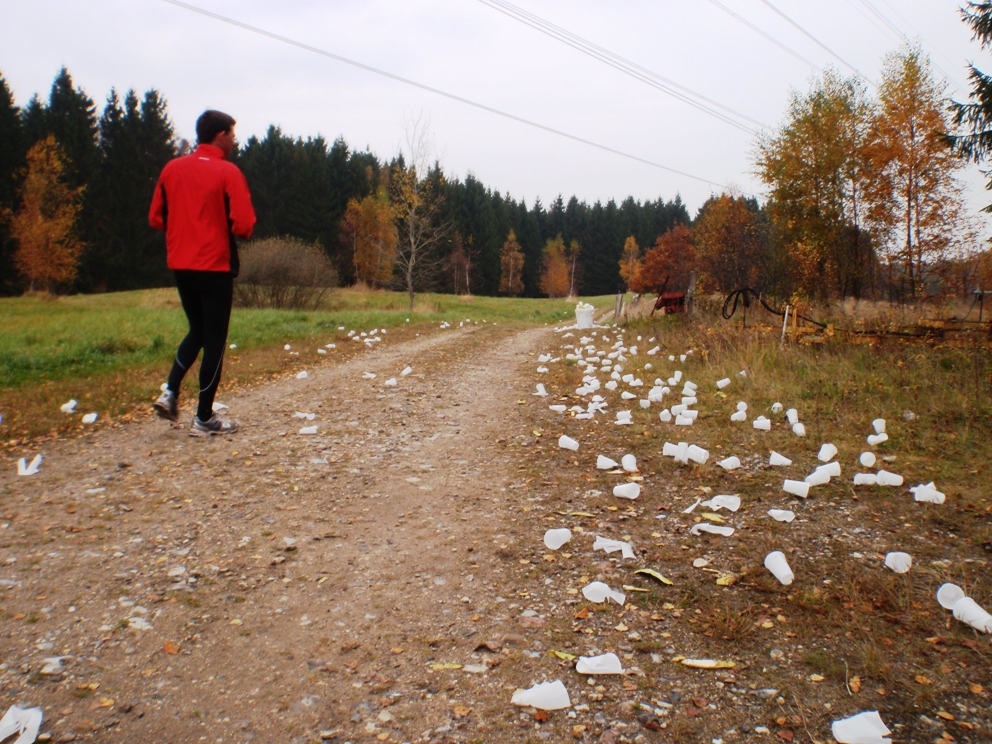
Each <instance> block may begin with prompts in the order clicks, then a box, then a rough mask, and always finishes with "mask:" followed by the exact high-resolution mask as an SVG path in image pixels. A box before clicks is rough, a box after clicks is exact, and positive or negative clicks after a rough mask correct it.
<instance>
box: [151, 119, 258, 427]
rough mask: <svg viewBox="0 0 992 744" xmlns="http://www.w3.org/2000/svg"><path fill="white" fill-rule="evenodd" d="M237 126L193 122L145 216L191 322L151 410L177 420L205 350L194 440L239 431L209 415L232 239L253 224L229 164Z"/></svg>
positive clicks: (229, 292)
mask: <svg viewBox="0 0 992 744" xmlns="http://www.w3.org/2000/svg"><path fill="white" fill-rule="evenodd" d="M234 125H235V121H234V119H233V118H232V117H230V116H228V115H227V114H224V113H221V112H220V111H205V112H204V113H203V114H202V115H201V116H200V118H199V119H197V120H196V140H197V148H196V150H194V151H193V152H192V153H191V154H189V155H185V156H183V157H180V158H176V159H175V160H172V161H170V162H169V163H168V164H167V165H166V166H165V168H164V169H163V170H162V175H161V176H159V179H158V184H157V185H156V186H155V194H154V196H153V197H152V207H151V211H150V212H149V214H148V222H149V224H150V225H151V226H152V227H153V228H155V229H156V230H164V231H165V245H166V255H167V259H168V264H169V268H170V269H172V270H173V271H174V272H175V275H176V287H177V288H178V289H179V299H180V301H181V302H182V305H183V310H184V311H185V312H186V317H187V319H188V320H189V333H188V334H187V335H186V338H184V339H183V340H182V343H180V344H179V350H178V351H177V352H176V360H175V362H173V364H172V371H171V372H170V373H169V381H168V383H166V389H165V390H164V392H163V393H162V395H161V396H159V398H158V400H157V401H155V411H156V412H157V413H158V415H159V416H161V417H162V418H165V419H168V420H169V421H178V420H179V387H180V385H181V384H182V381H183V377H184V376H185V374H186V371H187V370H188V369H189V368H190V367H191V366H192V365H193V362H195V361H196V357H197V356H198V355H199V353H200V349H203V359H202V360H201V362H200V399H199V404H198V406H197V409H196V415H195V416H194V417H193V423H192V425H191V427H190V430H189V433H190V436H196V437H209V436H213V435H215V434H230V433H232V432H235V431H237V429H238V423H237V422H236V421H230V420H225V419H223V418H221V417H220V416H217V415H216V414H215V413H214V412H213V403H214V395H215V394H216V392H217V386H218V385H219V384H220V371H221V366H222V364H223V361H224V348H225V347H226V345H227V328H228V324H229V322H230V320H231V302H232V299H233V294H234V277H236V276H237V275H238V248H237V244H236V243H235V242H234V238H235V236H237V237H239V238H244V239H248V238H250V237H251V231H252V228H253V227H254V226H255V210H254V209H253V208H252V206H251V195H250V194H249V193H248V183H247V182H246V181H245V177H244V174H242V173H241V171H240V170H239V169H238V167H237V166H236V165H234V163H230V162H228V161H227V157H228V156H229V155H230V154H231V151H232V150H233V149H234Z"/></svg>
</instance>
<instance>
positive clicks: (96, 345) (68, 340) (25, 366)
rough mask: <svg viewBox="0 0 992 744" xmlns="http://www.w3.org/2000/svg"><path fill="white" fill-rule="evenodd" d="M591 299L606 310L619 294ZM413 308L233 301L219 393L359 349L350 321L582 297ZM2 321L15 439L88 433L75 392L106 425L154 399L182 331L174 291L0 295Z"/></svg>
mask: <svg viewBox="0 0 992 744" xmlns="http://www.w3.org/2000/svg"><path fill="white" fill-rule="evenodd" d="M588 301H591V302H592V303H593V304H594V305H597V306H600V307H609V306H612V303H613V298H612V297H598V298H591V300H588ZM407 306H408V299H407V296H406V295H405V294H403V293H399V292H384V291H368V290H350V289H339V290H335V291H334V292H332V293H330V294H328V295H327V297H325V299H324V302H323V304H322V306H321V308H320V309H318V310H315V311H296V310H256V309H243V308H235V310H234V312H233V314H232V318H231V329H230V333H229V337H228V341H229V343H231V344H236V346H237V349H236V350H229V351H228V352H227V356H226V358H225V371H224V375H225V380H224V384H223V386H222V389H221V398H223V395H225V394H230V392H231V391H232V390H233V389H234V388H236V387H238V386H244V385H250V384H252V383H254V382H257V381H259V380H263V379H266V378H267V377H268V376H270V375H272V374H275V373H278V372H285V371H288V370H289V369H290V368H293V365H296V366H300V365H301V364H302V363H314V362H316V361H317V360H318V359H319V360H320V361H322V362H326V361H327V357H318V355H317V353H316V345H317V343H316V342H318V341H319V345H323V344H325V343H337V344H338V347H339V348H338V350H336V352H335V355H334V358H341V357H343V356H347V355H350V354H353V353H356V352H357V351H360V350H361V349H360V348H359V349H355V348H352V347H361V346H362V345H361V344H357V343H351V344H348V343H347V331H348V330H356V331H371V330H373V329H374V328H380V329H382V328H385V329H387V330H389V332H390V334H391V335H389V336H388V339H389V340H390V341H393V340H396V339H402V338H407V337H412V336H413V335H414V334H416V333H424V332H428V331H430V330H433V329H436V328H437V327H438V325H439V324H440V323H441V322H443V321H447V322H449V323H451V324H453V325H455V326H457V325H458V323H459V322H462V321H465V320H466V319H469V320H471V321H479V322H481V321H483V320H485V321H486V322H488V323H493V322H497V323H562V322H565V321H566V320H567V319H568V318H570V317H572V313H573V312H574V306H575V303H574V301H570V300H546V299H519V298H496V297H469V296H455V295H441V294H432V293H424V294H419V295H417V299H416V303H415V307H414V312H413V313H409V312H407ZM407 319H409V322H407ZM0 323H2V326H3V333H0V414H2V416H3V421H2V422H0V441H3V442H6V443H7V445H8V446H20V445H23V444H24V443H25V442H27V441H30V440H33V439H35V438H37V437H39V436H52V435H65V434H68V433H70V432H74V431H82V430H83V429H82V426H81V425H80V424H79V422H78V418H79V417H78V416H72V417H70V416H66V415H64V414H62V413H61V412H60V410H59V407H60V406H61V405H62V403H65V402H66V401H67V400H69V399H70V398H76V399H77V400H79V401H80V405H79V410H80V411H82V410H83V409H84V408H85V409H86V412H89V411H96V412H98V413H100V419H99V425H103V424H105V423H106V422H107V421H108V419H109V420H114V419H119V418H121V417H125V416H126V417H130V416H131V415H132V414H135V408H136V407H139V408H142V409H143V408H145V407H147V404H148V401H149V400H152V399H153V398H154V396H155V395H156V394H157V390H158V387H159V385H160V384H161V383H162V381H163V380H164V379H165V376H166V374H167V373H168V368H169V365H170V364H171V361H172V358H173V355H174V354H175V349H176V347H177V346H178V344H179V341H180V340H181V339H182V337H183V336H184V335H185V333H186V320H185V316H184V314H183V311H182V307H181V306H180V303H179V298H178V295H177V294H176V291H175V289H153V290H141V291H135V292H117V293H110V294H102V295H75V296H71V297H58V298H48V297H41V296H26V297H18V298H0ZM342 327H343V328H344V329H345V330H339V328H342ZM303 342H307V343H310V344H313V348H307V350H306V351H304V352H303V353H302V354H301V356H299V357H297V356H292V357H289V356H287V354H286V353H285V352H284V351H283V349H282V346H283V344H285V343H294V344H295V343H303ZM195 375H196V372H195V370H194V372H193V374H192V375H189V376H187V380H186V382H185V384H186V385H188V387H187V388H186V389H185V390H184V392H187V393H188V392H189V391H193V392H195V390H194V388H195V385H196V383H195ZM12 440H13V441H16V444H15V445H10V442H11V441H12Z"/></svg>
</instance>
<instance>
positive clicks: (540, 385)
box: [531, 382, 548, 398]
mask: <svg viewBox="0 0 992 744" xmlns="http://www.w3.org/2000/svg"><path fill="white" fill-rule="evenodd" d="M547 394H548V391H547V390H545V389H544V383H543V382H539V383H537V392H536V393H531V395H537V396H540V397H541V398H543V397H545V396H546V395H547Z"/></svg>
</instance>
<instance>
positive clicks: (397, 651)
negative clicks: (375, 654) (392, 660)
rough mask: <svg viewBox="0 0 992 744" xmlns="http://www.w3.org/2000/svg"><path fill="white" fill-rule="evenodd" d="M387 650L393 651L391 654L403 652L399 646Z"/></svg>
mask: <svg viewBox="0 0 992 744" xmlns="http://www.w3.org/2000/svg"><path fill="white" fill-rule="evenodd" d="M389 651H390V653H393V654H401V653H403V649H401V648H391V649H389Z"/></svg>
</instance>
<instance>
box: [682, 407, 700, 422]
mask: <svg viewBox="0 0 992 744" xmlns="http://www.w3.org/2000/svg"><path fill="white" fill-rule="evenodd" d="M679 415H680V416H681V417H682V418H687V419H691V420H692V421H695V420H696V419H697V418H699V411H690V410H688V409H686V410H684V411H682V413H680V414H679Z"/></svg>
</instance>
